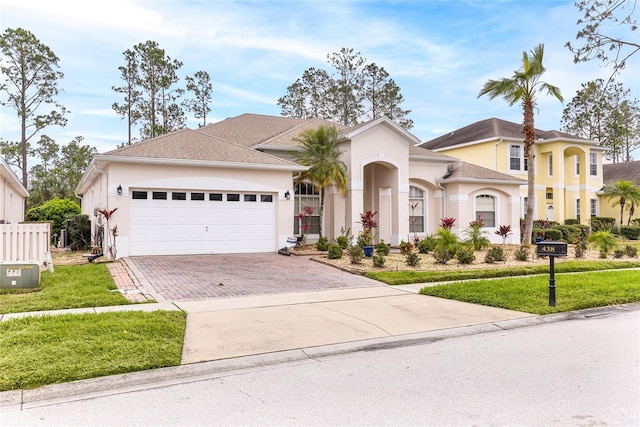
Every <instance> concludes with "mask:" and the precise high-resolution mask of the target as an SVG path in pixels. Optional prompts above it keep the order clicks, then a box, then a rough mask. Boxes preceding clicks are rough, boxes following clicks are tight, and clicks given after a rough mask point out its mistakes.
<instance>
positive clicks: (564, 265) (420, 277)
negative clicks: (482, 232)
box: [365, 260, 640, 285]
mask: <svg viewBox="0 0 640 427" xmlns="http://www.w3.org/2000/svg"><path fill="white" fill-rule="evenodd" d="M638 267H640V262H639V261H604V260H603V261H585V260H581V261H564V262H559V263H556V264H555V272H556V273H570V272H581V271H596V270H612V269H621V268H638ZM530 274H549V265H548V264H546V265H529V266H528V265H522V266H516V267H505V268H500V267H498V265H496V267H495V268H491V269H484V270H477V269H475V270H474V269H465V268H464V266H460V267H459V268H458V269H456V270H435V271H417V270H403V271H369V272H367V273H366V274H365V276H367V277H369V278H370V279H374V280H378V281H380V282H383V283H386V284H388V285H406V284H410V283H433V282H445V281H455V280H469V279H485V278H493V277H511V276H525V275H530ZM635 274H638V275H640V272H636V273H635ZM639 281H640V280H639Z"/></svg>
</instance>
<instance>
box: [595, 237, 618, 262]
mask: <svg viewBox="0 0 640 427" xmlns="http://www.w3.org/2000/svg"><path fill="white" fill-rule="evenodd" d="M589 243H592V244H593V245H594V246H596V247H597V248H598V250H599V251H600V258H606V257H607V255H608V254H609V251H611V250H613V249H615V248H617V247H618V239H617V238H616V236H614V235H613V233H612V232H611V231H604V230H601V231H596V232H595V233H591V235H590V236H589Z"/></svg>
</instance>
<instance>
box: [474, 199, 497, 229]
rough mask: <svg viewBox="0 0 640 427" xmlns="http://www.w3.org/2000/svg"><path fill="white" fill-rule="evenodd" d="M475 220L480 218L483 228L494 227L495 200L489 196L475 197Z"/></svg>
mask: <svg viewBox="0 0 640 427" xmlns="http://www.w3.org/2000/svg"><path fill="white" fill-rule="evenodd" d="M476 218H480V219H481V220H482V223H483V224H484V226H485V227H495V226H496V198H495V197H493V196H491V195H489V194H480V195H478V196H476Z"/></svg>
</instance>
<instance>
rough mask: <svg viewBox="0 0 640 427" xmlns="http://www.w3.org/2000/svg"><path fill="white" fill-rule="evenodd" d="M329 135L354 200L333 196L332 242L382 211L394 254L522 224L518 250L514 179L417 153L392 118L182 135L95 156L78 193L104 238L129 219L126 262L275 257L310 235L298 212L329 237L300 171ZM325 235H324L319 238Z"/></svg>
mask: <svg viewBox="0 0 640 427" xmlns="http://www.w3.org/2000/svg"><path fill="white" fill-rule="evenodd" d="M320 125H325V126H336V127H337V128H338V133H339V147H340V150H341V152H342V160H343V162H344V163H345V164H346V166H347V192H346V195H342V194H340V192H338V191H337V190H336V189H335V188H329V189H327V190H326V192H325V212H324V224H323V227H322V230H323V234H324V235H326V236H327V237H328V238H329V239H330V240H331V239H334V238H336V237H337V236H339V235H340V233H341V231H342V230H347V229H350V230H351V232H352V233H353V234H354V235H357V234H358V233H359V232H360V231H361V229H362V227H361V225H360V224H359V221H360V214H361V213H362V212H365V211H367V210H371V211H375V212H377V215H376V219H377V220H378V223H379V226H378V229H377V239H378V240H384V241H385V242H388V243H391V244H393V245H397V244H399V243H400V242H401V241H402V240H405V241H406V240H408V239H410V238H412V237H413V236H414V234H415V235H417V236H425V235H428V234H433V233H435V232H436V231H437V229H438V226H439V224H440V221H441V219H442V218H445V217H452V218H455V219H456V222H455V226H454V228H453V231H454V232H456V233H458V234H459V235H460V236H461V237H464V233H463V231H464V229H466V228H467V227H468V224H469V222H471V221H473V220H475V219H476V218H477V217H478V216H480V217H481V218H482V219H483V221H484V224H485V227H486V231H487V237H489V238H490V239H491V240H492V241H494V242H496V243H497V242H501V241H502V240H501V238H500V237H499V236H497V235H496V234H495V230H496V229H497V228H498V227H499V226H500V225H511V228H512V230H513V234H512V235H511V236H510V237H509V238H508V240H507V242H510V243H519V242H520V231H519V229H520V228H519V220H520V208H519V206H520V196H519V192H520V186H521V185H523V184H524V183H525V182H524V181H523V180H522V179H519V178H514V177H512V176H509V175H507V174H503V173H500V172H496V171H492V170H490V169H487V168H483V167H480V166H476V165H472V164H470V163H465V162H462V161H459V160H457V159H456V158H454V157H450V156H446V155H443V154H438V153H435V152H433V151H430V150H427V149H424V148H420V147H417V144H419V143H420V141H419V139H418V138H417V137H416V136H414V135H413V134H411V133H410V132H408V131H406V130H405V129H403V128H402V127H400V126H399V125H398V124H396V123H394V122H393V121H391V120H389V119H387V118H385V117H383V118H379V119H376V120H373V121H370V122H367V123H363V124H359V125H357V126H354V127H345V126H339V125H335V124H334V123H331V122H328V121H325V120H321V119H296V118H286V117H275V116H264V115H256V114H243V115H240V116H237V117H232V118H229V119H226V120H222V121H220V122H217V123H213V124H210V125H208V126H204V127H201V128H199V129H196V130H192V129H182V130H178V131H174V132H171V133H169V134H166V135H162V136H159V137H156V138H152V139H148V140H145V141H141V142H137V143H134V144H131V145H125V146H123V147H121V148H118V149H116V150H113V151H109V152H107V153H104V154H99V155H97V156H95V158H94V159H93V160H92V162H91V164H90V165H89V167H88V168H87V170H86V172H85V174H84V175H83V177H82V179H81V181H80V183H79V185H78V187H77V189H76V192H77V194H79V195H80V196H81V198H82V211H83V213H85V214H88V215H89V216H90V217H91V219H92V223H93V227H94V230H96V229H97V228H96V227H100V226H101V224H102V222H103V220H102V218H101V216H100V215H99V214H98V209H107V210H113V209H115V208H118V210H117V211H116V212H115V213H114V214H113V216H112V218H111V221H110V227H112V228H113V226H115V225H117V229H118V235H117V251H118V252H117V254H118V257H123V256H136V255H155V254H157V255H162V254H167V255H168V254H208V253H240V252H271V251H276V250H278V249H279V248H281V247H283V246H285V245H286V242H287V237H289V236H293V235H296V234H298V233H299V228H300V223H299V219H298V213H300V212H301V211H302V210H303V209H304V207H306V206H310V207H312V208H313V209H314V213H313V214H312V215H311V216H310V217H307V218H306V219H305V221H308V224H309V225H310V229H309V238H310V240H313V239H314V237H315V238H317V237H318V235H317V233H318V224H319V217H318V211H319V209H318V207H319V204H320V202H319V200H320V195H319V193H318V191H317V189H316V188H314V186H313V185H311V184H309V183H300V184H295V183H294V182H295V176H296V174H298V173H300V172H301V171H304V170H305V169H306V168H305V167H304V166H301V165H299V164H296V163H294V162H293V161H291V152H292V150H296V149H299V148H298V146H297V142H296V141H295V137H297V136H299V135H300V133H301V132H303V131H304V130H306V129H316V128H318V127H319V126H320ZM314 233H315V236H314Z"/></svg>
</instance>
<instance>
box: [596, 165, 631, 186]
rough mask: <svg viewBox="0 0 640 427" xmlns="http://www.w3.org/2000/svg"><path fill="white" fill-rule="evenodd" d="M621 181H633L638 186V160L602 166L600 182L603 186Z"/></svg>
mask: <svg viewBox="0 0 640 427" xmlns="http://www.w3.org/2000/svg"><path fill="white" fill-rule="evenodd" d="M621 179H622V180H625V181H633V180H635V181H636V184H637V185H640V160H637V161H635V162H623V163H612V164H604V165H602V180H603V181H604V184H605V185H607V184H609V183H611V182H616V181H620V180H621Z"/></svg>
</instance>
